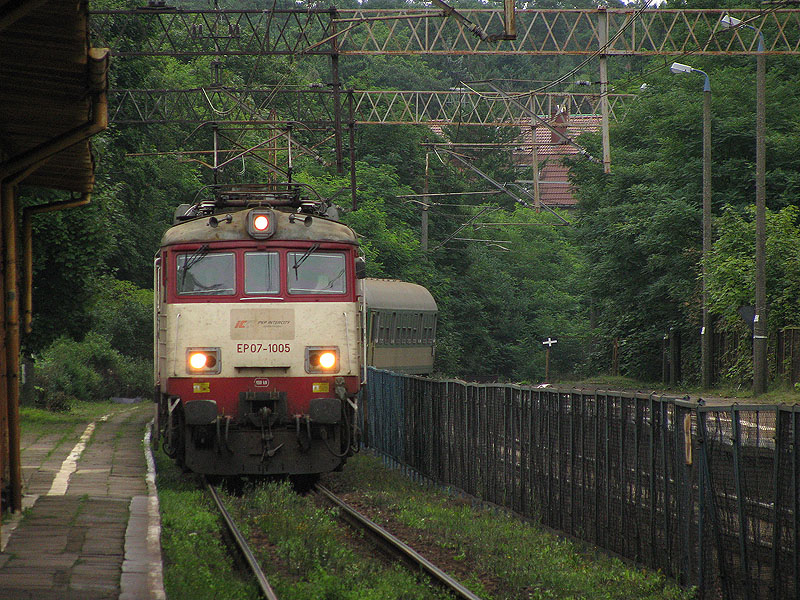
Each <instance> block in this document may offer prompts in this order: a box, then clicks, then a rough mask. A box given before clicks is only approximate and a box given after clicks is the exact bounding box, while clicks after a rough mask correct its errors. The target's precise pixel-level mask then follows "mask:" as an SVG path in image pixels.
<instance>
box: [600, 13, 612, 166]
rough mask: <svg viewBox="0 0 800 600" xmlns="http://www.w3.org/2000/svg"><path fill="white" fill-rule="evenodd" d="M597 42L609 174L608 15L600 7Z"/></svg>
mask: <svg viewBox="0 0 800 600" xmlns="http://www.w3.org/2000/svg"><path fill="white" fill-rule="evenodd" d="M598 10H599V15H598V20H599V24H598V32H597V34H598V41H599V45H600V50H599V52H600V57H599V60H600V117H601V121H600V122H601V128H602V136H603V173H611V137H610V135H609V132H608V55H607V54H606V46H607V45H608V13H607V12H606V10H605V9H604V8H603V7H600V8H599V9H598Z"/></svg>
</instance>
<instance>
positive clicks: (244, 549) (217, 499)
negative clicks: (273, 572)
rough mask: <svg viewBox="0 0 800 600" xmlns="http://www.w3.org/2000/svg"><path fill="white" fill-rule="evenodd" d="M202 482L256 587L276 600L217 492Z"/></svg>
mask: <svg viewBox="0 0 800 600" xmlns="http://www.w3.org/2000/svg"><path fill="white" fill-rule="evenodd" d="M203 482H204V483H205V485H206V489H207V490H208V492H209V493H210V494H211V497H212V498H213V499H214V503H215V504H216V505H217V509H218V510H219V512H220V514H221V515H222V519H223V520H224V521H225V525H226V526H227V527H228V531H229V532H230V534H231V536H233V539H234V541H235V542H236V547H237V548H238V550H239V552H241V553H242V556H243V557H244V559H245V561H246V562H247V565H248V566H249V567H250V570H251V571H252V572H253V575H254V576H255V578H256V581H258V587H259V588H260V589H261V594H262V595H263V596H264V598H266V599H267V600H278V597H277V596H276V595H275V592H274V591H273V590H272V587H271V586H270V585H269V581H267V576H266V575H264V571H263V570H262V569H261V565H259V564H258V560H256V557H255V555H254V554H253V551H252V550H250V546H249V545H248V544H247V540H245V539H244V536H243V535H242V533H241V532H240V531H239V528H238V527H236V523H234V522H233V519H232V518H231V516H230V514H229V513H228V510H227V509H226V508H225V506H224V505H223V504H222V500H221V499H220V497H219V494H217V490H215V489H214V486H213V485H211V484H210V483H209V482H208V479H206V478H205V477H204V478H203Z"/></svg>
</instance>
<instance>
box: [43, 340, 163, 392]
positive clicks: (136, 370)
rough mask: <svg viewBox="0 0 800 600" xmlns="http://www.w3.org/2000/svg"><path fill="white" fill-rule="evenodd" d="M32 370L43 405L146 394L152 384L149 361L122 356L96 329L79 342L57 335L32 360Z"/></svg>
mask: <svg viewBox="0 0 800 600" xmlns="http://www.w3.org/2000/svg"><path fill="white" fill-rule="evenodd" d="M35 373H36V378H37V387H38V388H40V389H41V395H42V400H43V401H44V403H45V405H46V406H49V405H50V404H53V403H56V404H58V405H59V406H61V405H64V404H66V405H68V404H69V402H70V400H71V399H80V400H87V401H90V402H92V401H100V400H107V399H108V398H110V397H112V396H139V395H146V394H149V393H150V388H151V387H152V374H151V369H150V363H149V361H146V360H143V359H130V358H126V357H124V356H123V355H122V354H120V353H119V352H118V351H117V350H115V349H114V348H113V347H112V345H111V342H110V341H109V340H108V338H106V337H105V336H103V335H101V334H99V333H96V332H90V333H88V334H87V335H86V338H85V339H84V340H83V341H82V342H76V341H75V340H71V339H69V338H65V337H61V338H59V339H57V340H56V341H55V342H53V343H52V344H51V345H50V346H49V347H48V348H47V349H46V350H45V351H44V352H43V353H42V354H41V356H40V357H38V359H37V360H36V369H35Z"/></svg>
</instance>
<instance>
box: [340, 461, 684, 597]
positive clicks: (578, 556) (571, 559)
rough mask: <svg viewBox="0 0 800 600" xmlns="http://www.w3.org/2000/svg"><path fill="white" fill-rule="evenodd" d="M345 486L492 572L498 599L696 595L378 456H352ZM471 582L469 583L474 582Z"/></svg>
mask: <svg viewBox="0 0 800 600" xmlns="http://www.w3.org/2000/svg"><path fill="white" fill-rule="evenodd" d="M335 480H336V485H337V491H345V490H353V491H355V490H362V492H361V495H362V496H363V495H366V496H367V497H368V498H369V501H370V503H371V504H372V505H373V506H376V507H378V509H379V510H385V511H386V512H387V513H391V514H394V515H398V517H397V518H399V520H400V521H401V522H402V523H403V525H405V526H406V527H410V528H412V529H414V530H418V531H419V534H420V535H421V536H423V535H424V536H425V537H426V538H428V539H430V538H433V539H434V540H437V543H438V544H440V546H441V547H442V548H444V549H447V550H449V551H450V552H451V553H452V555H453V556H454V557H455V558H456V559H457V560H459V561H461V562H463V564H464V567H465V568H466V570H467V572H471V573H473V579H474V580H478V579H479V578H480V577H481V576H480V574H482V573H483V574H490V575H491V577H492V579H494V580H495V582H496V590H494V591H493V592H491V594H492V595H489V594H488V593H484V594H482V596H483V597H486V598H492V599H493V600H517V599H519V598H532V599H540V598H547V599H555V598H564V599H566V598H581V599H587V600H588V599H620V600H622V599H626V600H627V599H630V598H637V599H650V600H673V599H674V600H677V599H688V598H691V597H692V593H691V591H686V590H682V589H681V588H679V587H678V586H677V585H675V584H673V583H671V582H669V581H667V580H666V579H665V578H664V577H663V576H661V575H659V574H657V573H653V572H650V571H645V570H642V569H639V568H636V567H634V566H631V565H629V564H627V563H624V562H622V561H621V560H618V559H615V558H610V557H606V556H605V555H602V554H598V553H595V552H588V551H587V550H586V549H585V548H584V547H582V546H579V545H578V544H576V543H573V542H570V541H566V540H564V539H561V538H558V537H556V536H554V535H552V534H549V533H546V532H544V531H543V530H541V529H539V528H538V527H536V526H534V525H531V524H529V523H525V522H521V521H520V520H518V519H516V518H513V517H510V516H507V515H505V514H502V513H497V512H495V511H489V510H485V509H480V508H475V507H473V506H472V505H471V504H469V503H467V502H464V501H461V500H458V499H456V498H454V497H453V496H451V495H449V494H446V493H443V492H440V491H438V490H432V489H430V488H427V487H426V488H423V487H421V486H420V485H418V484H416V483H414V482H412V481H410V480H408V479H407V478H406V477H404V476H403V475H401V474H400V473H398V472H395V471H389V470H387V469H385V468H384V467H383V466H382V464H381V463H380V461H379V460H378V459H376V458H374V457H370V456H364V455H360V456H358V457H356V458H354V459H352V460H351V461H350V462H349V463H348V465H347V467H346V468H345V470H344V472H343V473H341V474H338V475H336V479H335ZM469 581H470V580H469V579H465V580H464V582H465V583H467V584H468V583H469Z"/></svg>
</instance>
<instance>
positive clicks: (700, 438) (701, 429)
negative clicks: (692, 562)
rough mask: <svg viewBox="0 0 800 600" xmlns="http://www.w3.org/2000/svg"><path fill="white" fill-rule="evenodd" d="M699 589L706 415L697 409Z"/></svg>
mask: <svg viewBox="0 0 800 600" xmlns="http://www.w3.org/2000/svg"><path fill="white" fill-rule="evenodd" d="M697 450H698V452H697V454H698V463H699V464H698V465H697V562H698V565H697V589H698V591H699V593H700V597H701V598H703V596H704V594H705V542H704V540H705V531H704V529H705V517H706V470H707V469H708V464H707V462H706V460H707V458H706V415H705V412H702V411H700V410H698V411H697Z"/></svg>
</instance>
